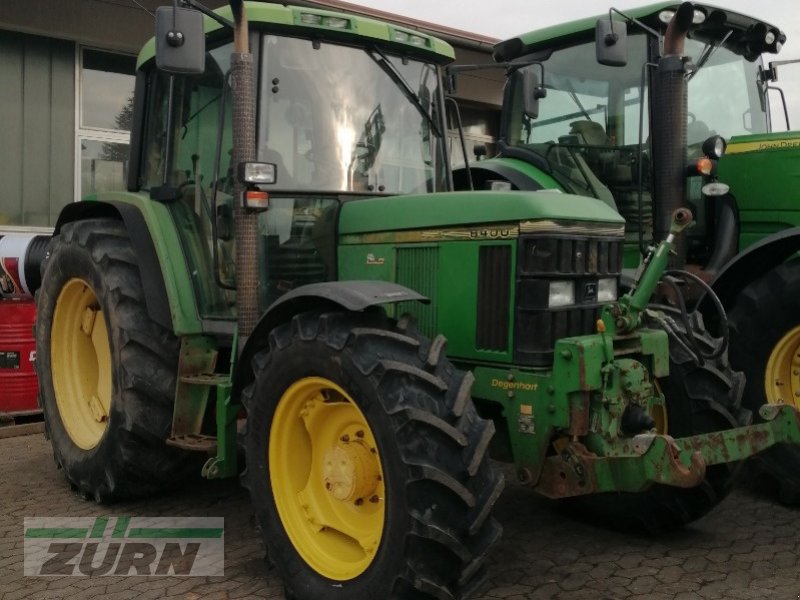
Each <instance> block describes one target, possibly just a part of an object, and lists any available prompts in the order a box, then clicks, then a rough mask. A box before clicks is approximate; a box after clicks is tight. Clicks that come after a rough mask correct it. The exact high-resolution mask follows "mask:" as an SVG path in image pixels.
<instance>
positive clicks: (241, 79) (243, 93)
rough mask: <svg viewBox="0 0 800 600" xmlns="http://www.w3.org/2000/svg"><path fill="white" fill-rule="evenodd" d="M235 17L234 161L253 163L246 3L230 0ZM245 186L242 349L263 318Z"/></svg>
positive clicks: (237, 213) (240, 219) (254, 223)
mask: <svg viewBox="0 0 800 600" xmlns="http://www.w3.org/2000/svg"><path fill="white" fill-rule="evenodd" d="M230 6H231V10H232V11H233V18H234V52H233V54H232V55H231V88H232V91H233V106H232V110H233V162H234V165H239V164H241V163H243V162H252V161H254V160H255V155H256V143H255V132H256V107H255V90H254V84H253V79H254V75H253V55H252V54H250V47H249V46H250V43H249V38H248V31H247V16H246V15H245V7H244V2H243V1H242V0H230ZM243 194H244V184H243V183H242V182H238V181H237V183H236V199H237V200H236V205H235V209H234V215H233V218H234V231H235V239H236V314H237V319H238V322H239V350H240V351H241V349H242V348H243V347H244V343H245V341H247V338H248V336H249V335H250V334H251V333H252V331H253V329H254V328H255V325H256V323H257V322H258V318H259V314H260V311H259V306H258V305H259V302H258V213H255V212H252V211H248V210H247V209H246V208H245V207H244V205H243V202H242V201H241V199H242V197H243Z"/></svg>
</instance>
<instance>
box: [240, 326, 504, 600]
mask: <svg viewBox="0 0 800 600" xmlns="http://www.w3.org/2000/svg"><path fill="white" fill-rule="evenodd" d="M444 347H445V341H444V338H443V337H441V336H439V337H437V338H436V339H435V340H433V341H432V342H430V341H428V340H426V339H424V338H421V337H419V336H418V335H416V333H414V332H413V331H411V330H401V329H399V328H398V327H397V325H396V323H395V322H394V321H393V320H391V319H389V318H387V317H386V316H384V315H383V314H382V313H359V314H353V313H345V312H336V313H326V314H320V313H304V314H301V315H298V316H295V317H294V318H293V320H292V321H291V322H290V323H287V324H284V325H281V326H279V327H278V328H276V329H275V330H273V331H272V332H271V333H270V336H269V348H267V349H265V350H263V351H261V352H260V353H259V354H257V355H256V356H255V358H254V360H253V368H254V371H255V379H254V382H253V383H252V384H251V385H250V386H249V387H248V388H246V389H245V391H244V392H243V402H244V405H245V407H246V408H247V411H248V417H247V433H246V456H247V469H246V471H245V473H244V474H243V476H242V480H243V483H244V485H245V486H246V487H247V488H248V489H249V490H250V495H251V498H252V502H253V506H254V508H255V512H256V520H257V523H258V525H259V527H260V530H261V533H262V535H263V539H264V543H265V545H266V547H267V550H268V554H269V556H270V558H271V560H272V562H273V564H274V565H275V566H276V568H277V570H278V571H279V573H280V575H281V576H282V578H283V581H284V583H285V585H286V595H287V598H296V599H297V600H317V599H319V598H325V599H326V600H336V599H341V600H344V599H348V600H349V599H352V598H364V599H369V598H375V599H377V598H408V599H411V598H415V599H417V598H465V597H467V596H468V595H469V594H470V593H472V592H473V591H474V590H475V589H476V588H477V587H478V586H479V584H480V583H481V582H482V580H483V579H484V576H485V562H486V557H487V554H488V552H489V550H490V548H491V547H492V546H493V545H494V544H495V542H497V540H498V539H499V537H500V534H501V528H500V525H499V524H498V523H497V521H496V520H495V519H494V518H493V517H492V516H491V509H492V507H493V505H494V503H495V501H496V499H497V498H498V496H499V495H500V492H501V491H502V489H503V478H502V475H500V474H499V473H498V472H496V471H495V470H494V469H493V467H492V466H491V465H490V463H489V461H488V458H487V447H488V443H489V440H490V439H491V436H492V434H493V432H494V425H493V424H492V423H491V422H490V421H485V420H483V419H481V418H480V417H478V415H477V413H476V411H475V408H474V406H473V404H472V400H471V397H470V390H471V386H472V381H473V377H472V375H471V374H469V373H463V372H461V371H457V370H456V369H455V368H454V367H453V366H452V364H451V363H450V362H449V361H448V360H447V358H446V357H445V355H444ZM310 376H319V377H324V378H326V379H328V380H330V381H332V382H335V383H336V384H337V385H339V386H341V387H342V388H343V389H345V390H346V391H347V392H348V394H350V396H351V397H352V398H353V400H354V402H355V403H356V404H357V405H358V406H359V408H360V410H361V411H362V413H363V415H364V417H365V419H366V421H367V423H368V424H369V426H370V429H371V430H372V431H373V433H374V436H375V439H376V441H377V445H378V454H379V456H380V457H381V464H382V468H383V473H384V480H385V484H386V497H387V509H386V516H385V524H384V530H383V535H382V538H381V542H380V545H379V548H378V550H377V552H376V554H375V558H374V559H373V560H372V562H371V564H370V565H369V567H367V569H366V570H365V571H364V572H363V573H361V574H360V575H358V576H357V577H354V578H353V579H350V580H346V581H333V580H330V579H328V578H326V577H324V576H323V575H322V574H320V573H319V572H317V571H316V570H314V569H313V568H311V567H310V566H309V565H308V564H307V563H306V562H305V561H304V560H303V559H302V558H301V556H300V555H299V554H298V552H297V550H296V549H295V547H294V546H293V544H292V542H291V541H290V539H289V537H288V536H287V534H286V532H285V530H284V526H283V525H282V523H281V520H280V517H279V515H278V513H277V509H276V506H275V500H274V498H273V494H272V491H271V489H270V487H269V481H270V473H269V464H268V461H267V449H268V447H269V435H270V426H271V423H272V419H273V415H274V413H275V410H276V407H277V404H278V402H279V401H280V399H281V397H282V395H283V393H284V390H286V389H287V388H288V386H290V385H291V384H292V383H294V382H295V381H297V380H299V379H301V378H304V377H310Z"/></svg>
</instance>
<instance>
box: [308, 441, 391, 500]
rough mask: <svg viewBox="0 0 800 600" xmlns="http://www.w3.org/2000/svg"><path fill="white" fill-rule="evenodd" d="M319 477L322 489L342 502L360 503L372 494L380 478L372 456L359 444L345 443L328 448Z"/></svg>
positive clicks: (357, 442)
mask: <svg viewBox="0 0 800 600" xmlns="http://www.w3.org/2000/svg"><path fill="white" fill-rule="evenodd" d="M322 475H323V481H324V484H325V489H326V490H328V493H330V495H331V496H333V497H334V498H335V499H336V500H339V501H341V502H356V503H360V502H359V501H362V502H363V500H364V498H367V497H371V496H372V495H373V494H374V493H375V489H376V488H377V485H378V481H379V479H380V472H379V467H378V461H377V460H376V458H375V455H374V454H372V452H370V450H369V449H368V448H367V447H366V445H365V444H363V443H361V442H359V441H355V442H350V441H344V442H340V443H338V444H336V445H335V446H333V447H331V448H329V449H328V450H327V452H325V459H324V463H323V467H322Z"/></svg>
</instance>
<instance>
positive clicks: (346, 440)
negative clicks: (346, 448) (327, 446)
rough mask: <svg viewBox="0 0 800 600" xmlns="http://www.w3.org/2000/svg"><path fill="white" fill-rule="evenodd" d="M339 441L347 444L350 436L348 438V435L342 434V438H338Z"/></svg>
mask: <svg viewBox="0 0 800 600" xmlns="http://www.w3.org/2000/svg"><path fill="white" fill-rule="evenodd" d="M339 439H340V440H341V441H342V442H349V441H350V436H349V435H347V434H346V433H345V434H344V435H343V436H342V437H340V438H339Z"/></svg>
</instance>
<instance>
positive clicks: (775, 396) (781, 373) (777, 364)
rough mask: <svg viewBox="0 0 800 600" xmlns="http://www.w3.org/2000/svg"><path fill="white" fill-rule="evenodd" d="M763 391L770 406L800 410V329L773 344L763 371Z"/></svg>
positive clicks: (796, 328)
mask: <svg viewBox="0 0 800 600" xmlns="http://www.w3.org/2000/svg"><path fill="white" fill-rule="evenodd" d="M764 390H765V392H766V395H767V402H769V403H770V404H789V405H792V406H795V407H797V408H800V327H795V328H794V329H792V330H791V331H790V332H789V333H787V334H786V335H784V336H783V337H782V338H781V340H780V341H779V342H778V343H777V344H775V347H774V348H773V349H772V353H771V354H770V355H769V360H768V361H767V368H766V370H765V371H764Z"/></svg>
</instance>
